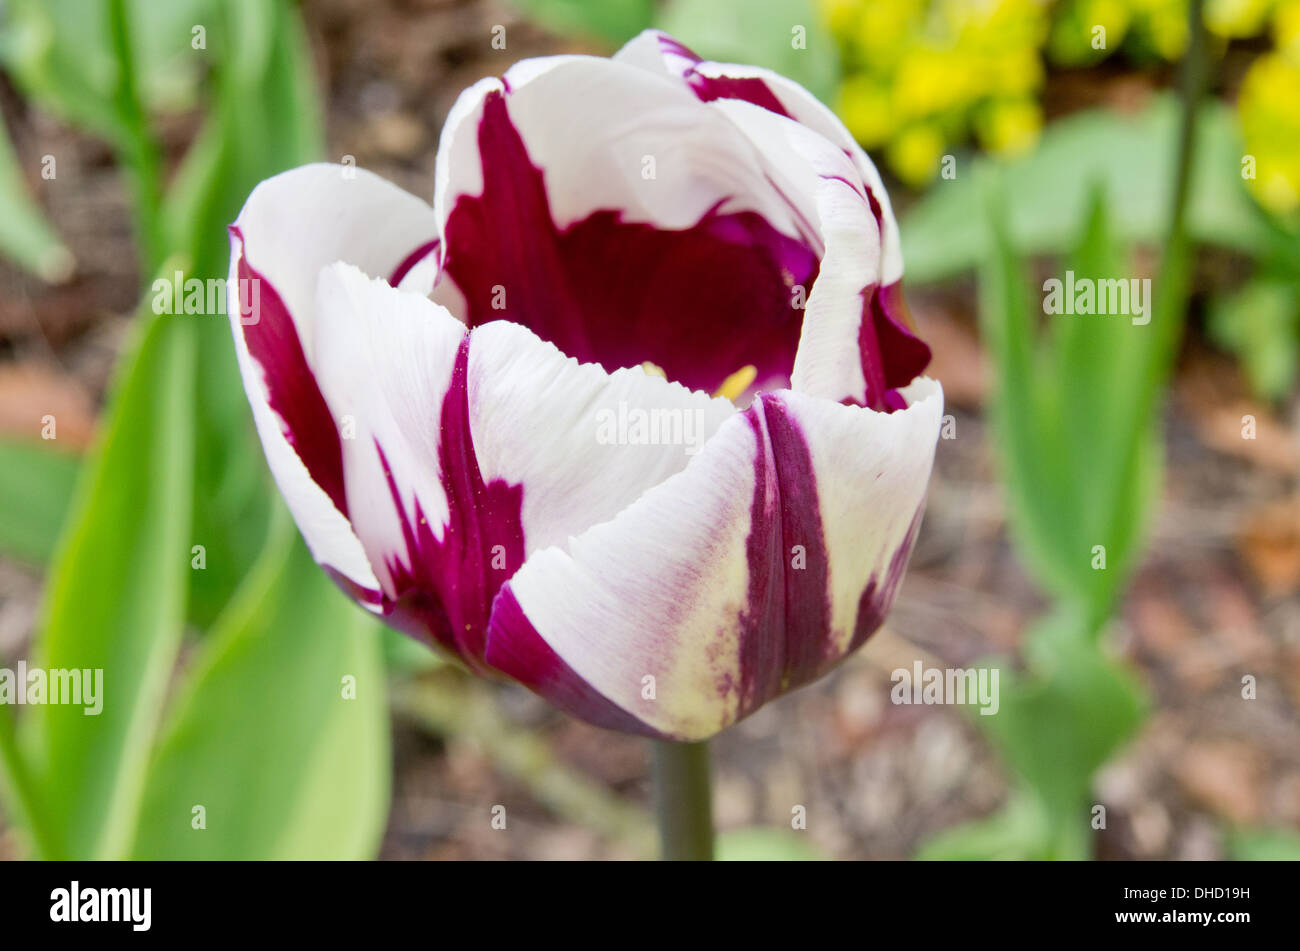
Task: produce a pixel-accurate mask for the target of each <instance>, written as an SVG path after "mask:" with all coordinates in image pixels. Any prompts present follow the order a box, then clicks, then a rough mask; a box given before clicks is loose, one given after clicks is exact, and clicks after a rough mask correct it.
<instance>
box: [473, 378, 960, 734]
mask: <svg viewBox="0 0 1300 951" xmlns="http://www.w3.org/2000/svg"><path fill="white" fill-rule="evenodd" d="M905 402H906V403H907V404H908V405H907V406H906V408H903V409H900V410H899V411H897V412H894V413H882V412H876V411H873V410H870V409H865V408H862V407H857V406H845V405H841V404H838V403H835V402H832V401H828V400H822V399H818V398H815V397H810V396H806V395H804V394H800V393H795V392H791V391H783V392H777V393H764V394H760V396H759V397H758V398H757V399H755V401H754V402H753V403H752V404H751V405H750V407H749V408H748V409H746V410H745V411H744V412H743V413H740V414H738V415H737V416H735V417H734V418H731V419H728V420H727V421H726V422H725V423H724V424H723V425H722V427H721V428H720V429H719V430H718V432H717V434H716V435H715V436H714V438H713V439H712V440H710V441H709V443H708V444H707V445H706V446H705V448H704V451H703V452H701V453H700V454H699V456H697V457H696V458H695V459H694V460H692V462H691V463H690V464H689V465H688V466H687V467H686V469H684V470H683V471H682V472H680V473H678V474H677V475H675V476H673V477H671V478H669V479H667V480H666V481H664V482H663V483H661V484H660V485H658V486H656V487H654V488H653V489H651V490H649V491H648V492H646V493H645V494H644V495H643V496H641V498H639V499H638V500H637V501H636V502H634V503H632V504H631V505H630V506H628V507H627V508H626V509H625V510H624V511H623V512H621V513H620V514H619V515H618V516H617V517H615V518H614V519H613V520H611V521H609V522H604V523H601V524H598V525H596V526H594V527H592V528H591V529H589V530H588V531H587V532H585V533H584V534H582V535H580V536H578V537H576V538H574V539H572V540H571V541H570V542H569V543H568V544H567V545H565V546H555V547H551V548H547V549H544V550H542V551H539V552H536V553H535V554H533V555H531V556H530V557H529V558H528V560H527V561H526V562H525V563H524V565H523V567H522V568H521V569H520V570H519V571H518V572H517V573H516V574H515V576H514V577H513V578H512V579H511V580H510V581H509V582H508V583H507V584H506V585H505V586H504V587H503V588H502V589H501V592H500V593H499V594H498V596H497V599H496V603H495V605H494V607H493V611H492V617H491V621H490V630H489V637H488V644H487V653H486V659H487V661H488V663H489V664H490V665H492V666H493V667H495V668H497V669H499V670H502V671H504V672H505V673H507V674H509V675H510V676H512V677H514V678H515V679H517V680H520V681H521V682H523V683H525V684H527V685H529V686H530V687H532V688H533V689H534V690H536V691H537V692H539V693H540V694H542V695H543V696H545V697H546V698H547V699H549V700H551V701H552V702H553V703H555V704H556V705H558V706H560V707H562V708H564V709H566V710H568V711H569V712H571V713H573V714H574V715H576V716H579V717H582V718H584V719H588V720H590V721H591V722H594V723H596V724H598V725H601V726H607V727H610V728H614V729H620V730H624V731H636V732H643V733H648V734H653V735H660V736H666V737H671V738H675V739H700V738H704V737H707V736H711V735H712V734H714V733H716V732H718V731H719V730H721V729H723V728H725V727H726V726H728V725H729V724H731V723H734V722H735V721H736V720H738V719H740V718H741V717H744V716H746V715H747V714H749V713H751V712H752V711H753V710H755V709H757V708H758V707H759V706H760V705H761V704H763V703H765V702H767V701H768V700H771V699H772V698H773V697H775V696H778V695H780V694H781V693H784V692H785V691H786V690H789V689H792V688H794V687H796V686H799V685H800V684H803V683H806V682H808V681H810V680H812V679H814V678H815V677H817V676H819V675H821V674H822V673H824V672H825V671H826V670H827V669H829V668H830V667H831V666H833V665H834V664H835V663H837V662H838V661H839V660H840V659H842V658H843V657H844V656H845V655H846V654H847V653H848V652H850V651H851V650H853V649H854V648H856V647H858V646H860V645H861V643H862V642H863V641H864V640H865V639H866V638H867V637H868V636H869V635H870V634H871V633H872V632H873V631H874V630H875V629H876V628H878V627H879V625H880V623H881V621H882V619H883V618H884V616H885V614H886V613H887V611H888V609H889V606H890V604H891V603H892V600H893V597H894V594H895V592H896V590H897V586H898V583H899V580H900V579H901V577H902V573H903V569H904V567H905V565H906V561H907V557H908V554H909V553H910V550H911V545H912V543H913V541H914V539H915V535H916V526H917V524H918V523H919V519H920V513H921V509H922V506H923V504H924V496H925V487H926V484H927V482H928V479H929V474H930V467H931V464H932V461H933V455H934V446H935V442H936V440H937V439H938V433H939V424H940V419H941V416H942V403H943V397H942V392H941V390H940V389H939V387H938V385H937V384H935V383H933V382H932V381H929V380H921V381H918V382H917V383H915V384H913V386H912V387H911V388H910V389H909V390H908V391H907V392H906V393H905Z"/></svg>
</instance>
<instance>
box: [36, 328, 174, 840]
mask: <svg viewBox="0 0 1300 951" xmlns="http://www.w3.org/2000/svg"><path fill="white" fill-rule="evenodd" d="M188 330H189V328H188V327H187V326H186V324H185V322H184V320H182V319H177V318H168V317H163V318H155V319H147V318H146V319H144V320H143V321H142V322H141V323H140V324H139V325H138V329H137V335H138V336H137V340H138V343H137V344H136V346H135V347H134V348H133V351H132V352H131V353H129V354H128V356H127V357H126V358H125V359H124V360H122V362H121V364H120V369H119V377H118V382H117V385H116V387H115V391H114V397H113V401H112V407H111V409H110V410H109V412H108V413H107V415H106V416H105V420H104V423H103V430H102V433H101V441H100V443H99V446H98V449H97V451H96V453H95V454H94V455H93V456H92V457H91V458H90V460H89V461H88V462H87V470H88V471H87V473H86V475H85V477H84V479H83V481H82V482H81V484H80V487H79V490H78V493H77V499H76V502H75V503H74V512H73V514H72V516H71V517H70V519H69V528H68V531H67V533H66V534H65V536H64V537H63V539H62V540H61V542H60V545H59V553H58V554H57V556H56V558H55V561H54V565H53V568H52V570H51V572H50V576H49V582H48V588H47V592H46V603H45V609H44V621H43V623H42V624H41V625H40V626H39V629H38V631H37V635H36V640H35V643H34V646H33V655H34V657H33V662H32V663H33V666H37V667H42V668H45V669H47V670H48V669H53V668H78V669H90V670H95V669H100V670H102V671H103V697H102V703H103V709H102V711H101V712H100V713H99V714H98V715H97V716H87V715H86V714H85V713H84V712H83V708H82V707H80V706H72V705H54V704H46V705H42V706H35V707H31V708H29V713H28V715H27V717H26V719H25V720H24V722H23V723H22V727H23V731H24V735H23V736H21V737H20V738H21V739H23V740H24V741H25V749H26V750H27V751H28V752H29V755H30V756H31V761H32V763H33V764H34V767H33V771H34V772H35V774H36V776H37V777H38V779H39V781H40V782H41V784H42V786H43V790H42V796H43V805H44V807H45V808H46V809H47V810H48V812H49V814H50V815H51V816H54V817H57V820H58V828H57V829H56V830H55V831H56V837H55V839H54V841H51V842H50V843H49V844H48V848H49V849H50V852H51V854H49V855H47V856H46V857H49V858H68V857H76V858H103V857H111V856H118V855H120V854H121V853H122V851H123V849H124V847H125V845H126V843H127V842H129V841H130V836H131V831H132V829H133V827H134V822H135V818H136V810H137V808H138V805H139V800H140V795H141V792H142V787H143V782H144V769H145V765H146V763H147V760H148V754H149V746H150V743H151V742H152V739H153V736H154V731H155V728H156V725H157V721H158V716H159V713H160V711H161V709H162V705H163V698H164V695H165V693H166V689H167V682H168V679H169V677H170V675H171V670H172V665H173V663H174V661H175V657H176V651H177V648H178V645H179V643H180V636H181V625H182V618H183V616H184V610H185V587H186V583H187V576H188V574H189V573H190V558H191V554H190V544H191V542H190V502H191V492H192V488H191V487H192V479H193V476H192V473H191V469H192V467H193V439H192V434H191V420H192V418H193V405H194V390H193V377H194V369H195V367H194V338H193V336H192V335H191V334H190V333H189V332H188Z"/></svg>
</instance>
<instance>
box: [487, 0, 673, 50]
mask: <svg viewBox="0 0 1300 951" xmlns="http://www.w3.org/2000/svg"><path fill="white" fill-rule="evenodd" d="M510 4H511V5H512V6H514V7H516V8H517V9H518V10H519V11H520V12H521V13H523V14H524V16H526V17H528V19H530V20H532V21H534V22H536V23H538V24H540V25H542V26H544V27H546V29H548V30H550V31H551V32H553V33H579V34H582V35H585V36H591V37H595V38H597V39H601V40H604V41H605V42H606V43H609V44H610V45H612V46H621V45H622V44H624V43H626V42H627V41H628V40H630V39H631V38H632V37H634V36H636V35H637V34H638V33H640V32H641V31H642V30H644V29H646V28H647V27H648V26H650V22H651V19H652V18H653V16H654V0H601V2H600V3H592V2H590V0H510Z"/></svg>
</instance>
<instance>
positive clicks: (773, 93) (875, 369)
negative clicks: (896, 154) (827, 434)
mask: <svg viewBox="0 0 1300 951" xmlns="http://www.w3.org/2000/svg"><path fill="white" fill-rule="evenodd" d="M614 59H615V60H616V61H618V62H625V63H628V64H629V65H635V66H638V67H640V68H642V69H645V70H647V71H649V72H651V73H656V74H662V75H669V76H671V77H673V78H675V79H677V80H678V81H680V82H682V83H683V84H684V85H685V86H686V87H687V88H689V89H690V90H691V91H692V92H693V93H694V94H695V95H696V96H697V97H698V98H699V99H700V100H701V101H702V102H710V103H718V102H725V101H727V100H732V101H742V102H748V103H751V104H753V105H755V106H758V107H761V108H762V109H764V110H765V111H768V112H770V113H772V114H773V115H777V116H780V117H783V118H786V119H790V120H793V121H794V122H797V123H798V124H800V125H801V126H803V127H805V128H807V129H809V130H811V131H812V132H814V133H816V134H817V135H818V136H819V137H821V138H822V139H823V140H825V141H826V142H828V143H830V144H831V145H832V146H834V147H835V148H837V149H839V150H841V151H842V152H843V153H844V154H845V155H846V156H847V157H848V158H849V160H850V161H851V162H852V164H853V167H854V169H855V171H856V175H855V176H854V179H855V181H854V182H853V187H854V188H855V189H860V190H861V193H862V194H863V197H864V198H865V199H866V201H867V204H868V206H869V208H870V210H871V214H872V216H873V217H874V219H875V222H876V226H877V232H878V235H879V240H878V242H877V245H878V250H877V252H876V253H875V256H874V257H873V261H876V262H878V264H877V267H876V273H875V277H874V279H873V280H871V281H870V282H869V283H866V284H864V285H863V286H861V287H859V288H857V293H858V294H859V296H860V298H861V300H860V302H859V306H858V307H856V308H855V309H853V311H849V310H848V309H847V308H844V307H842V306H838V305H837V308H836V309H837V310H839V311H843V313H842V314H841V315H837V319H836V320H834V321H828V322H824V323H823V324H822V325H821V326H819V327H817V328H814V329H815V330H816V331H817V337H818V339H813V340H811V341H810V340H809V337H808V330H807V329H805V337H804V340H803V341H801V350H803V349H804V348H805V347H806V348H808V351H809V352H807V353H803V352H801V354H800V356H801V362H802V363H803V364H804V366H802V367H799V366H797V367H796V371H795V379H794V384H793V385H794V388H795V389H799V390H802V391H804V392H815V393H817V394H818V395H825V396H828V398H831V399H840V400H849V401H852V402H857V403H860V404H863V405H868V406H873V407H876V408H884V409H895V408H897V407H898V406H899V405H900V400H899V397H898V394H897V392H896V391H897V390H898V389H900V388H902V387H904V386H906V385H907V384H908V383H910V382H911V381H912V380H913V379H914V378H915V377H916V376H917V375H919V374H920V373H921V371H922V370H924V369H925V367H926V365H927V364H928V363H929V359H930V351H929V348H928V347H927V346H926V345H925V344H924V343H923V342H922V341H921V340H920V339H918V338H917V337H916V336H915V335H914V334H913V333H912V331H911V329H910V326H909V318H908V316H907V310H906V307H905V304H904V302H903V296H902V288H901V283H900V282H901V280H902V276H903V256H902V245H901V241H900V237H899V231H898V223H897V221H896V220H895V218H894V214H893V210H892V208H891V206H890V202H889V195H888V194H887V193H886V191H885V188H884V185H883V183H882V182H881V179H880V173H879V172H878V171H877V170H876V167H875V165H874V164H873V163H872V161H871V159H870V158H869V157H868V156H867V154H866V152H864V151H863V150H862V147H861V146H860V145H858V143H857V142H856V141H855V140H854V138H853V136H852V135H851V134H850V133H849V131H848V129H847V128H845V126H844V124H843V123H842V122H841V121H840V120H839V118H838V117H837V116H836V115H835V114H834V113H833V112H832V111H831V110H830V109H828V108H827V107H826V106H825V105H823V104H822V103H821V102H820V101H818V99H817V97H816V96H814V95H813V94H812V93H810V92H808V90H806V89H804V88H803V87H802V86H800V85H799V84H798V83H796V82H794V81H793V80H790V79H787V78H786V77H784V76H781V75H780V74H778V73H774V72H772V71H771V70H769V69H764V68H762V67H759V66H747V65H741V64H736V63H717V62H712V61H708V60H703V59H701V58H700V57H699V56H697V55H696V54H695V53H693V52H692V51H691V50H690V49H688V48H687V47H686V46H684V45H683V44H682V43H681V42H679V41H678V40H676V39H675V38H673V37H671V36H669V35H667V34H665V33H662V32H660V31H658V30H646V31H645V32H643V33H641V34H640V35H639V36H637V37H635V38H634V39H632V40H631V41H630V42H629V43H628V44H627V45H626V46H624V47H623V49H622V50H620V51H619V52H618V53H616V54H615V55H614ZM848 182H849V179H848V177H847V176H846V184H847V183H848ZM822 269H823V271H826V270H831V268H830V266H829V265H828V264H827V262H826V261H825V260H823V262H822ZM839 280H840V281H843V280H845V275H844V274H842V273H841V274H840V276H839ZM838 297H839V295H838V294H837V299H838ZM810 306H811V305H810ZM854 344H856V350H857V353H858V355H859V359H860V364H861V366H860V372H857V371H854V370H851V369H850V368H848V367H847V366H845V365H844V360H843V356H842V355H843V354H844V353H846V352H848V351H849V350H851V349H852V348H853V347H854ZM837 355H839V356H838V358H837ZM836 364H839V365H838V366H837V365H836ZM855 376H860V377H861V378H862V380H863V387H862V388H859V387H856V386H854V385H852V378H853V377H855ZM845 384H850V385H848V386H847V387H846V386H845ZM832 391H838V393H837V395H836V394H835V393H833V392H832Z"/></svg>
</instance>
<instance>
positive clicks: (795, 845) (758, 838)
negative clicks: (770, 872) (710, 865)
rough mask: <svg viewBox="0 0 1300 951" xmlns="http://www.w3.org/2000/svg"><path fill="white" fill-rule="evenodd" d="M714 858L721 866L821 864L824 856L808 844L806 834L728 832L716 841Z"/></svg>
mask: <svg viewBox="0 0 1300 951" xmlns="http://www.w3.org/2000/svg"><path fill="white" fill-rule="evenodd" d="M714 852H715V858H717V859H718V861H721V862H821V861H824V860H825V859H826V856H824V855H822V854H821V853H820V852H818V851H817V849H815V848H814V847H813V846H812V845H811V844H810V843H809V841H808V834H807V833H806V832H795V831H793V830H786V829H768V828H763V827H754V828H751V829H732V830H731V831H729V832H723V833H721V834H720V835H718V837H717V841H716V843H715V846H714Z"/></svg>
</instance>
